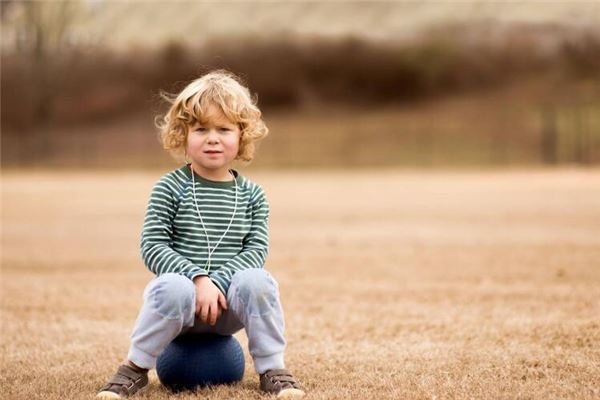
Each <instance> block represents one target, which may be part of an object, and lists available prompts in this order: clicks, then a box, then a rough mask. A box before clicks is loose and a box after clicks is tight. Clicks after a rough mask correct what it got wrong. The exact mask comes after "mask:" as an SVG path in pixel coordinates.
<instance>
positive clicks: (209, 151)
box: [204, 150, 222, 154]
mask: <svg viewBox="0 0 600 400" xmlns="http://www.w3.org/2000/svg"><path fill="white" fill-rule="evenodd" d="M204 153H206V154H221V153H222V151H216V150H207V151H205V152H204Z"/></svg>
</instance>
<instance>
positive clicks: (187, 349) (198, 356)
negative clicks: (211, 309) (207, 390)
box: [156, 334, 245, 392]
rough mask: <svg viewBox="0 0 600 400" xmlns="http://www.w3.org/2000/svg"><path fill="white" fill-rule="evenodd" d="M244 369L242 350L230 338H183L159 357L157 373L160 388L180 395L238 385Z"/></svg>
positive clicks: (189, 336) (209, 335) (233, 339)
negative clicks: (188, 391) (224, 385)
mask: <svg viewBox="0 0 600 400" xmlns="http://www.w3.org/2000/svg"><path fill="white" fill-rule="evenodd" d="M244 365H245V363H244V352H243V351H242V346H240V343H239V342H238V341H237V340H236V339H235V338H234V337H233V336H221V335H214V334H186V335H180V336H178V337H177V338H175V339H174V340H173V341H172V342H171V343H169V345H168V346H167V348H166V349H165V350H164V351H163V352H162V353H161V354H160V355H159V356H158V359H157V360H156V373H157V374H158V379H159V380H160V382H161V383H162V384H163V385H165V386H166V387H167V388H169V389H171V390H172V391H175V392H179V391H182V390H194V389H196V388H198V387H204V386H208V385H220V384H231V383H234V382H237V381H240V380H241V379H242V378H243V376H244Z"/></svg>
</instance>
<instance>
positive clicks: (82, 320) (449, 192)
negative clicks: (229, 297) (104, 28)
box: [0, 169, 600, 400]
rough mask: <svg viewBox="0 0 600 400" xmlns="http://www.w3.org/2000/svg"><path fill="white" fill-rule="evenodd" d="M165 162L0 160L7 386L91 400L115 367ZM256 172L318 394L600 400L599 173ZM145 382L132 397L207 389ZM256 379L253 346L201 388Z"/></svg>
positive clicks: (238, 391) (27, 394)
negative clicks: (229, 377)
mask: <svg viewBox="0 0 600 400" xmlns="http://www.w3.org/2000/svg"><path fill="white" fill-rule="evenodd" d="M161 173H162V171H154V172H148V173H135V172H119V173H116V172H96V173H91V172H70V173H56V172H43V171H42V172H10V173H4V175H3V184H2V203H3V204H2V209H3V217H2V229H3V234H2V336H1V337H2V343H1V345H2V372H1V377H0V384H1V386H0V388H1V392H0V393H1V394H2V395H1V396H0V397H2V398H5V399H11V400H13V399H15V400H18V399H85V398H92V397H93V395H94V393H95V391H96V389H97V388H98V387H99V386H101V385H102V384H103V383H104V381H105V380H106V379H107V378H108V377H109V375H111V374H112V373H113V370H114V369H115V367H116V366H117V364H118V363H119V362H120V361H121V360H122V359H123V357H124V356H125V354H126V351H127V346H128V336H129V332H130V329H131V327H132V324H133V321H134V318H135V317H136V314H137V311H138V308H139V306H140V305H141V295H142V290H143V288H144V286H145V284H146V283H147V282H148V280H149V279H151V274H150V273H149V272H147V271H146V270H145V268H144V267H143V265H142V263H141V261H140V258H139V256H138V240H139V233H140V228H141V224H142V218H143V212H144V208H145V203H146V201H147V196H148V194H149V191H150V188H151V185H152V183H153V182H154V181H155V180H156V179H157V178H158V176H159V175H160V174H161ZM248 175H250V176H251V177H252V178H254V179H255V180H257V181H258V182H260V183H261V184H263V186H264V187H265V188H266V190H267V192H268V194H269V196H270V200H271V207H272V217H271V236H272V241H271V244H272V247H271V254H270V256H269V260H268V268H269V269H270V270H271V271H272V272H273V273H274V275H275V276H276V277H277V278H278V280H279V282H280V286H281V289H282V299H283V302H284V307H285V310H286V319H287V338H288V341H289V347H288V350H287V362H288V364H289V367H290V368H291V369H292V370H293V371H295V373H296V374H297V375H298V377H299V378H300V379H301V380H302V382H303V383H304V384H305V386H306V387H307V388H308V390H309V391H310V393H311V395H310V397H309V398H311V399H348V398H352V399H433V398H478V399H489V398H494V399H497V398H506V399H514V398H522V399H547V398H577V399H580V398H581V399H585V398H600V391H599V389H598V388H599V387H600V350H599V349H600V321H599V319H598V317H599V316H600V302H599V300H598V299H599V298H600V268H599V267H600V201H599V199H600V171H599V170H578V169H573V170H554V171H547V170H535V171H509V172H493V171H492V172H433V171H431V172H419V171H407V170H404V171H396V170H386V171H381V170H368V171H367V170H361V171H354V172H351V173H349V172H335V171H329V172H312V173H309V172H249V173H248ZM239 336H240V339H241V341H242V343H243V344H244V345H245V337H244V335H243V334H240V335H239ZM153 382H154V383H153V384H152V387H151V389H150V391H149V392H148V393H147V394H145V395H144V396H140V397H139V398H140V399H166V398H177V399H193V398H197V397H196V396H193V395H191V394H183V395H178V396H172V395H170V394H169V393H168V392H167V391H165V390H164V389H163V388H162V387H161V386H160V385H159V383H158V382H157V381H156V378H154V381H153ZM257 386H258V383H257V377H256V375H255V374H254V373H253V371H252V365H251V363H250V361H249V359H248V358H247V370H246V375H245V377H244V380H243V382H242V383H240V384H238V385H235V386H233V387H218V388H214V389H210V390H203V391H202V392H201V393H200V397H199V398H208V399H261V398H263V396H262V395H261V394H260V393H259V392H258V390H257Z"/></svg>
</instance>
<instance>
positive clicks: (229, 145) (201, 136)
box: [187, 106, 241, 178]
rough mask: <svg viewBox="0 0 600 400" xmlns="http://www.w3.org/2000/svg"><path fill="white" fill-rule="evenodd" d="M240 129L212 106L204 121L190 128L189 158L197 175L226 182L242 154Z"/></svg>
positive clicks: (188, 141)
mask: <svg viewBox="0 0 600 400" xmlns="http://www.w3.org/2000/svg"><path fill="white" fill-rule="evenodd" d="M240 135H241V132H240V128H239V127H238V125H237V124H236V123H234V122H231V121H230V120H228V119H227V117H226V116H225V115H224V114H223V112H222V111H221V109H220V108H219V107H216V106H211V107H210V108H209V109H208V110H207V113H206V115H205V116H204V121H199V122H196V123H195V124H194V125H191V126H189V127H188V136H187V154H188V156H189V157H190V158H191V161H192V165H193V166H194V169H195V170H196V172H197V173H200V174H202V173H204V174H206V175H208V176H212V177H217V178H225V177H227V175H228V174H227V171H228V169H229V166H230V164H231V162H232V161H233V160H234V159H235V157H236V156H237V154H238V150H239V143H240Z"/></svg>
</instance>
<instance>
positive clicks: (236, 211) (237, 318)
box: [97, 70, 304, 399]
mask: <svg viewBox="0 0 600 400" xmlns="http://www.w3.org/2000/svg"><path fill="white" fill-rule="evenodd" d="M169 101H170V102H171V107H170V109H169V111H168V112H167V113H166V115H165V116H164V117H162V118H161V119H160V120H159V123H158V126H159V128H160V130H161V137H162V141H163V146H164V148H165V149H167V150H170V151H171V152H172V153H173V154H179V155H182V156H185V160H186V165H184V166H183V167H181V168H179V169H176V170H174V171H172V172H169V173H167V174H166V175H164V176H162V177H161V178H160V180H159V181H158V182H157V183H156V184H155V186H154V188H153V190H152V194H151V196H150V200H149V202H148V206H147V209H146V217H145V220H144V228H143V232H142V238H141V253H142V258H143V260H144V263H145V265H146V266H147V267H148V268H149V269H150V271H152V272H153V273H154V274H156V276H157V277H156V278H154V279H153V280H152V281H151V282H150V283H149V284H148V286H146V289H145V290H144V304H143V305H142V308H141V310H140V314H139V316H138V318H137V320H136V323H135V327H134V329H133V332H132V334H131V345H130V348H129V353H128V357H127V360H126V362H125V363H124V364H123V365H121V366H119V368H118V370H117V373H116V374H115V375H114V376H113V377H112V378H111V379H110V380H109V381H108V383H107V384H106V385H105V386H104V387H102V389H100V391H99V393H98V395H97V397H98V398H104V399H120V398H126V397H129V396H131V395H133V394H134V393H136V392H138V391H139V390H141V389H144V388H146V387H147V386H148V376H147V372H148V370H149V369H151V368H153V367H154V366H155V363H156V358H157V357H158V355H159V354H160V353H161V352H162V350H163V349H164V348H165V347H166V346H167V345H168V344H169V343H170V342H171V341H172V340H173V339H174V338H175V337H176V336H178V335H180V334H182V333H184V332H185V333H190V332H197V333H204V332H211V333H217V334H221V335H231V334H234V333H235V332H237V331H239V330H240V329H242V328H245V329H246V334H247V336H248V347H249V349H250V354H251V355H252V359H253V361H254V367H255V369H256V372H257V373H258V374H259V375H260V389H261V390H263V391H264V392H266V393H269V394H276V395H277V397H278V398H288V399H296V398H300V397H302V396H304V392H303V390H302V389H301V388H300V386H299V384H298V383H297V382H296V380H295V379H294V377H293V376H292V374H291V373H290V372H289V371H288V370H286V369H285V365H284V357H283V352H284V348H285V339H284V335H283V333H284V319H283V312H282V309H281V303H280V300H279V292H278V285H277V282H276V281H275V280H274V279H273V277H272V276H271V275H270V274H269V273H268V272H267V271H266V270H265V269H264V264H265V258H266V256H267V252H268V249H269V242H268V218H269V203H268V202H267V198H266V197H265V192H264V191H263V189H262V188H261V187H260V186H259V185H257V184H256V183H254V182H252V181H250V180H249V179H247V178H245V177H244V176H242V175H240V174H239V173H238V172H237V171H236V170H234V169H231V168H230V167H231V164H232V162H233V161H234V160H242V161H250V160H252V158H253V155H254V142H255V141H257V140H259V139H262V138H263V137H264V136H266V135H267V133H268V129H267V127H266V126H265V124H264V122H263V121H262V118H261V111H260V110H259V109H258V107H257V106H256V104H255V101H254V100H253V99H252V97H251V96H250V93H249V91H248V89H247V88H246V87H244V86H243V85H242V84H241V83H240V82H239V79H238V78H237V77H236V76H235V75H233V74H231V73H230V72H227V71H224V70H218V71H213V72H211V73H208V74H206V75H204V76H202V77H200V78H199V79H197V80H195V81H193V82H191V83H190V84H189V85H188V86H187V87H186V88H184V89H183V91H182V92H181V93H179V95H177V96H176V97H175V98H170V99H169ZM188 159H189V162H188Z"/></svg>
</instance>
